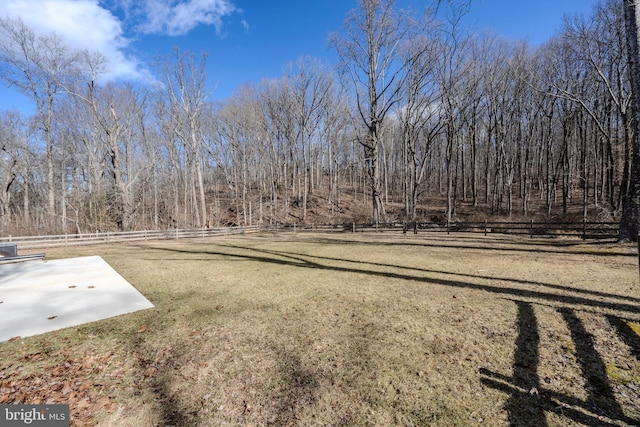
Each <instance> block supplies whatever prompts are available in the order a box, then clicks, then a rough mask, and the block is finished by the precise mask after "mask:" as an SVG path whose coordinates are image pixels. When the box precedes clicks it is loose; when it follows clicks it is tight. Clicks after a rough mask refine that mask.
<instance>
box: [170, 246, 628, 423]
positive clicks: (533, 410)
mask: <svg viewBox="0 0 640 427" xmlns="http://www.w3.org/2000/svg"><path fill="white" fill-rule="evenodd" d="M218 248H220V249H219V250H207V251H201V250H185V249H173V248H157V249H159V250H164V251H171V252H180V253H190V254H194V253H196V254H198V253H199V254H206V255H214V256H220V257H224V258H227V259H239V260H249V261H254V262H262V263H270V264H277V265H282V266H288V267H298V268H311V269H317V270H326V271H333V272H344V273H359V274H363V275H372V276H379V277H383V278H388V279H397V280H408V281H411V282H423V283H425V284H427V283H428V284H433V285H440V286H446V287H454V288H464V289H475V290H482V291H487V292H491V293H493V294H497V295H503V296H507V297H515V298H527V299H532V300H534V301H535V300H537V301H540V302H542V303H545V302H553V303H557V304H561V305H562V307H560V308H557V309H558V312H559V313H560V314H561V315H562V317H563V319H564V320H565V322H566V324H567V326H568V327H569V330H570V333H571V337H572V340H573V342H574V344H575V348H576V358H577V361H578V363H579V365H580V368H581V371H582V375H583V378H584V379H585V381H586V387H587V390H588V393H589V397H588V399H587V400H586V401H582V400H580V399H577V398H575V397H572V396H568V395H565V394H562V393H558V392H555V391H553V390H546V389H544V388H543V387H542V385H541V384H540V380H539V378H538V375H537V366H538V363H539V361H538V359H539V345H540V343H539V341H540V338H539V333H538V327H537V320H536V317H535V313H534V310H533V305H532V304H534V302H531V301H521V300H514V301H515V303H516V304H517V306H518V318H517V327H518V338H517V340H516V343H515V344H516V351H515V354H514V365H513V376H512V377H507V376H504V375H502V374H500V373H497V372H492V371H489V370H486V369H483V370H481V371H480V373H481V374H482V378H481V381H482V382H483V383H484V384H485V385H486V386H489V387H492V388H495V389H497V390H500V391H502V392H504V393H507V394H508V395H509V398H508V400H507V403H506V406H505V408H506V409H507V411H508V412H509V422H510V423H511V425H525V426H529V425H531V426H545V425H547V422H546V417H545V412H554V413H558V414H559V415H561V416H564V417H567V418H569V419H571V420H573V421H575V422H579V423H582V424H585V425H592V426H607V425H615V424H613V423H612V422H610V421H606V420H605V419H603V417H607V418H609V419H610V420H614V421H622V422H626V423H629V424H632V425H634V424H638V423H639V421H640V420H634V419H631V418H629V417H626V416H625V415H624V413H623V411H622V409H621V407H620V405H619V404H618V403H617V401H616V399H615V396H614V393H613V390H612V388H611V385H610V384H609V382H608V379H607V374H606V369H605V366H604V363H603V361H602V359H601V357H600V355H599V354H598V353H597V351H596V349H595V347H594V343H593V338H592V337H591V335H590V334H589V333H588V332H587V331H586V330H585V328H584V326H583V324H582V322H581V321H580V319H579V318H578V317H577V316H576V314H575V310H574V309H573V308H569V307H567V305H574V306H586V307H588V308H591V309H609V310H615V311H622V312H627V313H630V314H638V313H640V306H639V305H638V304H637V303H636V302H635V301H636V300H635V299H629V298H627V297H624V296H618V295H614V294H605V293H600V292H593V294H592V295H589V294H588V293H587V295H586V296H582V295H580V296H577V295H566V294H556V293H551V292H546V291H541V290H531V289H521V288H516V287H508V286H495V285H490V284H479V283H474V282H472V281H470V280H469V281H463V280H453V279H443V278H441V277H428V276H425V273H426V274H429V273H432V274H434V273H435V274H440V275H442V274H451V275H454V274H455V275H458V274H457V273H448V272H436V271H430V270H424V269H415V268H407V267H402V266H393V265H386V264H377V263H368V262H363V263H360V262H358V261H354V260H345V259H339V258H331V257H317V256H313V255H306V254H297V253H291V252H283V251H270V250H264V249H256V248H247V247H241V246H232V245H226V246H225V245H218ZM225 248H226V249H228V251H225V250H224V249H225ZM332 262H334V263H341V264H344V263H347V265H335V264H333V265H332V264H331V263H332ZM367 266H370V267H373V266H378V267H392V268H398V269H405V270H407V269H408V270H413V271H414V274H409V273H404V274H403V273H401V272H396V271H373V270H371V269H367ZM419 273H422V274H419ZM458 276H461V277H465V278H468V279H473V278H476V279H488V277H482V276H478V277H476V276H473V275H458ZM491 279H494V280H495V278H491ZM499 280H504V281H507V282H509V281H511V282H512V283H515V284H531V283H532V282H528V281H522V280H518V279H515V280H512V279H499ZM543 286H548V287H552V288H553V287H556V288H561V289H562V290H565V291H571V292H578V293H579V290H576V289H573V288H566V289H565V287H562V286H560V285H543ZM589 292H591V291H589ZM603 296H606V297H609V298H619V299H625V300H627V301H629V302H620V301H603V300H602V297H603ZM612 318H614V319H615V318H616V317H615V316H612ZM610 321H611V319H610ZM614 326H616V327H617V328H618V330H619V331H620V330H621V326H620V325H616V324H615V323H614ZM627 326H628V325H627ZM620 333H621V334H624V335H625V336H627V339H631V338H629V337H631V335H629V333H628V331H627V330H624V332H620ZM633 342H634V343H636V341H633ZM292 375H293V376H294V377H293V378H295V376H296V375H298V374H295V370H294V371H293V374H292ZM298 376H299V375H298ZM302 377H304V375H302ZM295 381H296V380H294V382H295ZM292 393H293V394H294V397H295V393H294V392H293V391H292Z"/></svg>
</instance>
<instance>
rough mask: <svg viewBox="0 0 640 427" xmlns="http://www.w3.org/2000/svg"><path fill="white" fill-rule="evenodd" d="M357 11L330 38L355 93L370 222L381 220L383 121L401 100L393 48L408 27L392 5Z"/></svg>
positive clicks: (376, 2)
mask: <svg viewBox="0 0 640 427" xmlns="http://www.w3.org/2000/svg"><path fill="white" fill-rule="evenodd" d="M358 5H359V8H358V9H357V10H353V11H351V13H350V14H349V15H348V16H347V19H346V21H345V27H344V32H345V34H344V37H343V38H340V37H338V35H332V37H331V43H332V46H333V47H334V48H335V49H336V51H337V52H338V56H339V58H340V64H341V66H342V67H343V70H344V73H345V75H346V76H347V78H348V80H349V81H350V82H351V84H352V85H353V88H354V94H355V98H356V108H357V117H358V119H357V120H358V121H360V123H361V124H362V125H363V126H364V129H365V134H364V135H362V136H358V142H359V143H360V144H361V145H362V147H363V148H364V154H365V161H366V166H367V173H368V175H369V184H370V189H371V201H372V207H373V221H374V223H378V222H380V221H385V217H386V213H385V208H384V204H383V201H382V197H381V189H382V181H381V174H380V164H379V161H380V159H379V154H380V146H381V141H382V138H383V132H384V124H385V119H386V117H387V115H388V113H389V112H390V111H391V109H392V107H393V106H394V105H395V104H396V103H397V102H398V100H399V99H400V91H401V88H402V79H403V77H404V68H405V67H404V65H405V64H403V63H402V61H401V59H400V56H399V52H398V47H399V45H400V43H401V41H402V40H403V39H404V37H405V35H407V34H408V32H409V22H408V21H407V20H406V19H404V17H403V16H401V15H400V14H399V13H398V11H396V9H395V7H394V1H393V0H359V2H358Z"/></svg>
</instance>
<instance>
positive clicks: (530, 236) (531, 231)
mask: <svg viewBox="0 0 640 427" xmlns="http://www.w3.org/2000/svg"><path fill="white" fill-rule="evenodd" d="M529 238H530V239H533V220H531V227H530V228H529Z"/></svg>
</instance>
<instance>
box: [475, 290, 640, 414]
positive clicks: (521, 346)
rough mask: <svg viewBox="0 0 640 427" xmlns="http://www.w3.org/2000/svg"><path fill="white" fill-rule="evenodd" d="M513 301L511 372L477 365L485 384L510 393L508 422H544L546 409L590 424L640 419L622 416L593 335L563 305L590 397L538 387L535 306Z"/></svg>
mask: <svg viewBox="0 0 640 427" xmlns="http://www.w3.org/2000/svg"><path fill="white" fill-rule="evenodd" d="M514 302H515V303H516V305H517V306H518V320H517V327H518V338H517V339H516V349H515V354H514V362H513V376H512V377H507V376H505V375H502V374H499V373H497V372H493V371H490V370H488V369H484V368H482V369H480V374H481V375H482V378H481V381H482V383H483V384H484V385H486V386H488V387H491V388H494V389H496V390H500V391H502V392H504V393H507V394H508V395H509V398H508V400H507V403H506V405H505V409H506V410H507V412H508V418H509V423H510V425H513V426H546V425H548V424H547V421H546V418H545V415H544V412H545V411H548V412H554V413H557V414H559V415H562V416H563V417H566V418H569V419H571V420H573V421H575V422H578V423H581V424H585V425H589V426H615V425H618V424H616V423H614V422H616V421H622V422H624V423H628V424H629V425H637V424H638V422H639V421H640V420H635V419H632V418H630V417H627V416H626V415H624V412H623V410H622V408H621V407H620V405H619V404H618V402H617V401H616V398H615V395H614V392H613V389H612V387H611V385H610V383H609V380H608V377H607V373H606V368H605V365H604V362H603V360H602V358H601V357H600V355H599V353H598V352H597V350H596V349H595V346H594V342H593V337H592V336H591V335H590V334H589V333H588V332H587V331H586V329H585V328H584V325H583V324H582V321H581V320H580V319H579V318H578V316H577V315H576V314H575V311H574V310H573V309H571V308H567V307H561V308H558V312H559V313H560V315H561V316H562V317H563V319H564V321H565V323H566V324H567V326H568V328H569V331H570V334H571V339H572V341H573V343H574V345H575V349H576V359H577V361H578V364H579V365H580V369H581V371H582V377H583V378H584V379H585V383H586V384H585V390H586V391H587V395H588V397H587V399H586V400H584V401H583V400H580V399H578V398H575V397H573V396H568V395H565V394H562V393H558V392H556V391H553V390H547V389H545V388H544V387H542V385H541V383H540V380H539V377H538V374H537V367H538V363H539V361H538V359H539V345H540V342H539V341H540V340H539V335H538V327H537V320H536V316H535V313H534V311H533V306H532V304H531V303H528V302H523V301H518V300H514ZM604 417H606V419H605V418H604ZM607 419H608V420H612V421H608V420H607Z"/></svg>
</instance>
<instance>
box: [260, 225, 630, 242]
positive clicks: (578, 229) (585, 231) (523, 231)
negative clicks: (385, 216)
mask: <svg viewBox="0 0 640 427" xmlns="http://www.w3.org/2000/svg"><path fill="white" fill-rule="evenodd" d="M266 229H268V230H270V231H295V232H303V231H348V232H354V233H356V232H367V231H368V232H371V231H377V232H403V233H419V232H425V231H430V232H445V233H452V232H464V233H483V234H484V235H485V236H486V235H488V234H490V233H499V234H517V235H526V236H529V237H535V236H539V237H559V236H574V237H580V238H582V239H612V238H616V237H617V236H618V223H617V222H589V221H582V222H535V221H527V222H514V221H511V222H507V221H482V222H443V223H437V222H410V223H398V222H395V223H385V224H371V223H368V224H367V223H355V222H353V223H345V224H335V225H297V224H280V225H277V226H270V227H267V228H266Z"/></svg>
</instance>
